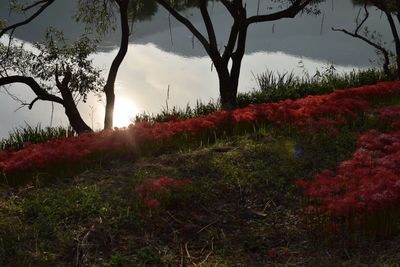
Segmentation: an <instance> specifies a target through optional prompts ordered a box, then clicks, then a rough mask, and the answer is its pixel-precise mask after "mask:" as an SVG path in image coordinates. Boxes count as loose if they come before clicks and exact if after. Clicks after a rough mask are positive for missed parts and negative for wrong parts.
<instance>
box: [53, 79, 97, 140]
mask: <svg viewBox="0 0 400 267" xmlns="http://www.w3.org/2000/svg"><path fill="white" fill-rule="evenodd" d="M58 88H59V90H60V92H61V96H62V99H63V103H62V105H63V106H64V109H65V115H67V117H68V120H69V124H70V125H71V127H72V129H74V131H75V132H76V133H77V134H81V133H86V132H92V131H93V130H92V128H90V127H89V126H88V125H87V124H86V123H85V121H84V120H83V119H82V117H81V114H80V113H79V110H78V108H77V106H76V104H75V101H74V97H73V95H72V93H71V91H70V90H69V88H68V87H67V86H66V85H65V84H61V85H59V87H58Z"/></svg>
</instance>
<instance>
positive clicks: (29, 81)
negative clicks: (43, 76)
mask: <svg viewBox="0 0 400 267" xmlns="http://www.w3.org/2000/svg"><path fill="white" fill-rule="evenodd" d="M13 83H23V84H25V85H27V86H29V87H30V88H31V89H32V91H33V92H34V93H35V94H36V96H37V98H39V99H40V100H44V101H51V102H56V103H59V104H61V105H64V101H63V100H62V99H61V98H60V97H58V96H55V95H52V94H49V93H48V92H47V91H46V90H45V89H43V88H42V87H41V86H40V85H39V84H38V83H37V82H36V81H35V79H33V78H32V77H25V76H20V75H14V76H7V77H2V78H0V86H4V85H8V84H13ZM36 101H37V100H36V99H35V100H34V101H32V102H31V104H30V105H29V106H30V108H31V106H33V104H34V103H35V102H36Z"/></svg>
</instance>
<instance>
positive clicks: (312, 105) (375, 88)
mask: <svg viewBox="0 0 400 267" xmlns="http://www.w3.org/2000/svg"><path fill="white" fill-rule="evenodd" d="M399 89H400V81H393V82H386V83H378V84H376V85H368V86H361V87H358V88H353V89H347V90H337V91H334V92H333V93H331V94H328V95H322V96H308V97H305V98H302V99H298V100H290V99H288V100H283V101H280V102H277V103H265V104H257V105H250V106H248V107H246V108H242V109H236V110H231V111H217V112H214V113H212V114H208V115H204V116H200V117H197V118H192V119H187V120H179V121H170V122H164V123H153V122H140V123H137V124H135V125H130V126H129V127H127V128H123V129H116V130H106V131H102V132H100V133H96V134H83V135H81V136H79V137H68V138H64V139H61V140H51V141H49V142H47V143H43V144H35V145H31V144H29V145H27V146H26V147H24V148H23V149H22V150H19V151H0V173H1V174H3V175H4V176H7V177H18V176H20V175H21V174H22V173H25V175H26V173H29V172H38V171H44V170H47V169H51V168H55V167H57V166H74V165H84V164H85V163H86V162H89V161H90V159H91V158H95V157H96V155H99V154H103V155H107V154H112V153H113V152H116V153H117V152H118V151H121V150H131V151H134V150H139V151H140V149H141V148H146V147H147V146H149V145H151V144H153V143H156V144H157V143H165V142H168V141H170V140H171V139H172V138H174V137H176V136H178V135H180V134H188V136H194V137H196V136H201V135H203V134H208V133H210V132H212V131H218V130H220V131H225V130H226V129H230V128H232V126H235V125H238V124H242V123H244V124H248V123H255V122H257V123H258V122H265V123H274V124H277V125H285V124H289V125H291V126H292V127H295V128H297V129H302V130H303V131H304V130H307V131H309V132H316V131H320V130H327V132H332V133H334V132H335V131H337V129H336V127H337V126H340V125H343V124H345V123H346V120H347V118H354V117H356V116H358V114H360V113H362V112H364V111H366V110H367V109H368V106H369V105H368V101H369V100H371V98H373V97H378V96H390V95H393V94H398V93H399ZM396 112H397V111H396V110H391V111H390V112H389V111H387V112H386V113H385V112H384V115H382V116H388V115H387V114H388V113H390V114H391V115H390V116H392V114H397V113H396ZM393 116H394V115H393ZM396 116H397V115H396ZM396 125H397V126H400V125H399V123H398V122H394V124H393V126H394V127H395V126H396ZM370 145H374V144H373V143H371V144H370ZM390 146H391V147H388V148H387V149H394V147H393V146H394V145H393V144H391V145H390ZM374 153H378V151H375V152H374Z"/></svg>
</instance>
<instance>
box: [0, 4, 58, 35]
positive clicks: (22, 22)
mask: <svg viewBox="0 0 400 267" xmlns="http://www.w3.org/2000/svg"><path fill="white" fill-rule="evenodd" d="M54 1H55V0H43V1H39V2H38V4H37V5H39V4H40V3H41V2H43V3H45V4H43V5H42V6H41V7H40V8H39V9H38V10H37V11H36V12H35V13H33V14H32V15H31V16H30V17H28V18H27V19H26V20H23V21H21V22H18V23H15V24H12V25H10V26H7V27H5V28H4V29H2V30H1V31H0V37H1V36H3V35H4V34H5V33H6V32H8V31H10V30H13V29H16V28H18V27H21V26H23V25H26V24H28V23H29V22H31V21H32V20H34V19H35V18H36V17H37V16H39V15H40V14H41V13H42V12H43V11H44V10H45V9H46V8H47V7H49V6H50V5H51V4H52V3H53V2H54ZM33 5H34V4H32V5H31V6H32V7H33ZM32 7H31V8H32Z"/></svg>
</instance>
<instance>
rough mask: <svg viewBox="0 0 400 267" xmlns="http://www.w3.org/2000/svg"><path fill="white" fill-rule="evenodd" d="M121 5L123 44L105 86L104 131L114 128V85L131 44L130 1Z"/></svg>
mask: <svg viewBox="0 0 400 267" xmlns="http://www.w3.org/2000/svg"><path fill="white" fill-rule="evenodd" d="M117 4H118V5H119V12H120V16H121V19H120V22H121V44H120V47H119V51H118V54H117V55H116V56H115V58H114V60H113V62H112V64H111V67H110V72H109V73H108V78H107V82H106V85H105V86H104V93H105V95H106V112H105V118H104V129H111V128H112V127H113V121H114V120H113V117H114V105H115V93H114V85H115V80H116V78H117V73H118V69H119V67H120V66H121V63H122V61H123V60H124V58H125V55H126V53H127V52H128V44H129V21H128V5H129V0H121V1H117Z"/></svg>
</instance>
